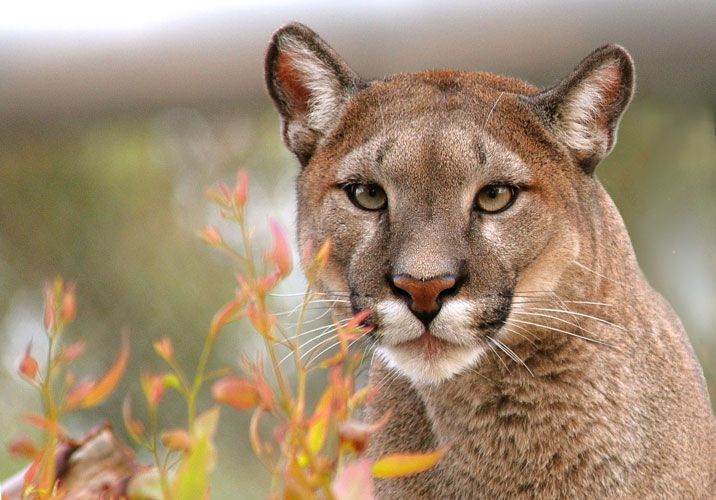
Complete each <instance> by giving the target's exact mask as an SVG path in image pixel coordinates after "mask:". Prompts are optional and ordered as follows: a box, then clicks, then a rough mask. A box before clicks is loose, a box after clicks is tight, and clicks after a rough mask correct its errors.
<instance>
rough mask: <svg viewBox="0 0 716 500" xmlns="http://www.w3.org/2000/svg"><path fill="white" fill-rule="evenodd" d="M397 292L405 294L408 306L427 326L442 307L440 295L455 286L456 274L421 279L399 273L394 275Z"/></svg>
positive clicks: (393, 280)
mask: <svg viewBox="0 0 716 500" xmlns="http://www.w3.org/2000/svg"><path fill="white" fill-rule="evenodd" d="M392 282H393V286H394V287H395V289H396V291H398V292H397V293H398V294H400V295H403V296H405V297H406V298H407V299H409V300H408V307H410V310H411V311H412V312H413V314H415V316H417V317H418V319H420V321H422V322H423V323H425V326H427V325H428V324H430V322H431V321H432V320H433V319H434V318H435V316H437V315H438V313H439V312H440V307H441V305H442V304H441V300H440V295H441V294H444V292H447V291H451V290H452V289H453V288H455V284H456V283H457V279H456V278H455V277H454V276H440V277H439V278H433V279H429V280H419V279H415V278H411V277H410V276H406V275H404V274H399V275H396V276H393V277H392Z"/></svg>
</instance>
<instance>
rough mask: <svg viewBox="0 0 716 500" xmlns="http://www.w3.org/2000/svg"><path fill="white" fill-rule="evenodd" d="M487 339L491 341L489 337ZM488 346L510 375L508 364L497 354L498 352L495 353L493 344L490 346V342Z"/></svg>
mask: <svg viewBox="0 0 716 500" xmlns="http://www.w3.org/2000/svg"><path fill="white" fill-rule="evenodd" d="M487 339H488V340H491V339H490V337H487ZM486 345H487V347H489V348H490V350H491V351H492V353H493V354H494V355H495V356H497V359H498V360H499V361H500V363H502V366H504V367H505V370H507V372H508V373H509V371H510V369H509V368H508V367H507V363H505V362H504V361H503V359H502V358H501V357H500V355H499V354H497V351H495V349H493V347H492V344H490V343H489V342H488V343H487V344H486Z"/></svg>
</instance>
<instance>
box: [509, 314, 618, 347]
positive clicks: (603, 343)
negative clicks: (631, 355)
mask: <svg viewBox="0 0 716 500" xmlns="http://www.w3.org/2000/svg"><path fill="white" fill-rule="evenodd" d="M510 321H515V322H517V323H523V324H525V325H532V326H536V327H538V328H545V329H547V330H553V331H555V332H560V333H564V334H565V335H570V336H572V337H577V338H580V339H583V340H587V341H589V342H594V343H596V344H602V345H605V346H608V347H614V346H613V345H611V344H609V343H607V342H604V341H603V340H597V339H591V338H589V337H585V336H583V335H579V334H576V333H572V332H568V331H566V330H562V329H559V328H554V327H552V326H547V325H542V324H540V323H532V322H531V321H522V320H520V319H514V318H512V319H508V320H507V322H508V323H509V322H510Z"/></svg>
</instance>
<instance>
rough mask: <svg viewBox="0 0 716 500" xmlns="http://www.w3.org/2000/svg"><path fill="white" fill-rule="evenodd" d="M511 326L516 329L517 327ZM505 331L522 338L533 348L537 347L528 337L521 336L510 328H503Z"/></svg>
mask: <svg viewBox="0 0 716 500" xmlns="http://www.w3.org/2000/svg"><path fill="white" fill-rule="evenodd" d="M512 326H515V327H516V326H517V325H512ZM505 331H507V332H510V333H514V334H515V335H519V336H520V337H522V338H523V339H525V340H526V341H527V342H529V343H530V344H532V345H533V346H535V347H537V344H535V343H534V342H533V341H532V339H530V338H529V337H526V336H525V335H522V334H521V333H520V332H518V331H516V330H513V329H511V328H505Z"/></svg>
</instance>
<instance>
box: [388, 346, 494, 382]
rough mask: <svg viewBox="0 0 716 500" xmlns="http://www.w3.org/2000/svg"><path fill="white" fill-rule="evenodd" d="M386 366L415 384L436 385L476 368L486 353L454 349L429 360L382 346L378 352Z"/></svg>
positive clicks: (482, 349) (480, 349)
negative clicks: (470, 368)
mask: <svg viewBox="0 0 716 500" xmlns="http://www.w3.org/2000/svg"><path fill="white" fill-rule="evenodd" d="M376 352H377V353H378V354H379V355H380V356H381V358H382V359H383V360H384V361H385V362H386V364H387V365H388V366H389V367H391V368H394V369H396V370H398V371H400V372H401V373H403V374H405V376H407V377H408V378H409V379H410V380H411V381H412V382H413V383H415V384H420V385H435V384H439V383H440V382H443V381H445V380H448V379H450V378H452V377H454V376H455V375H457V374H459V373H461V372H463V371H465V370H467V369H468V368H469V367H471V366H474V365H476V364H477V362H478V361H479V360H480V358H481V357H482V355H483V354H484V353H485V349H484V348H483V347H481V346H470V347H454V348H452V349H450V351H449V352H447V353H446V354H445V355H444V356H441V357H440V358H439V359H437V360H428V359H425V358H423V357H422V356H419V355H417V356H416V353H415V352H414V350H412V349H407V348H405V347H402V346H390V347H386V346H382V347H379V348H378V349H377V351H376Z"/></svg>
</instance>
